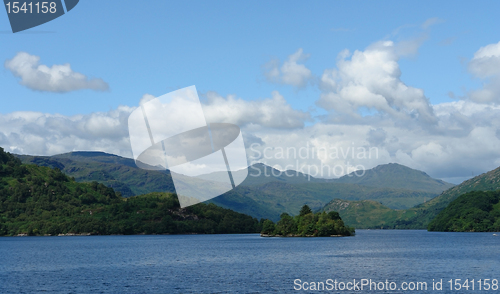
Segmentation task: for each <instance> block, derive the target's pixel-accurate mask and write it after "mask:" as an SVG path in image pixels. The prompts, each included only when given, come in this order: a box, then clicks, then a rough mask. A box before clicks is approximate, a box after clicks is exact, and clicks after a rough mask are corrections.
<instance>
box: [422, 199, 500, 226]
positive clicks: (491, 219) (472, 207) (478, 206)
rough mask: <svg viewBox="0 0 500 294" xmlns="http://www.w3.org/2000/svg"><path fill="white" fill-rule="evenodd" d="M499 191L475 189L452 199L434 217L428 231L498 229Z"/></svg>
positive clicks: (499, 224) (499, 216)
mask: <svg viewBox="0 0 500 294" xmlns="http://www.w3.org/2000/svg"><path fill="white" fill-rule="evenodd" d="M499 201H500V191H495V192H493V191H488V192H483V191H475V192H469V193H466V194H463V195H462V196H459V197H458V198H457V199H455V200H453V201H452V202H451V203H450V204H449V205H448V206H447V207H446V208H445V209H443V210H442V211H441V212H440V213H439V214H438V215H437V216H436V218H434V219H433V220H432V221H431V222H430V224H429V226H428V229H429V231H443V232H498V231H500V202H499Z"/></svg>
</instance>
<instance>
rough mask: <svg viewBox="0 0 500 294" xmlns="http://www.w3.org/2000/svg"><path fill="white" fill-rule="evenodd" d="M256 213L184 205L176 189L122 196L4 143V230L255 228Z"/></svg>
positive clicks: (0, 157)
mask: <svg viewBox="0 0 500 294" xmlns="http://www.w3.org/2000/svg"><path fill="white" fill-rule="evenodd" d="M260 229H261V224H260V223H259V222H258V221H257V220H256V219H254V218H252V217H250V216H247V215H244V214H240V213H237V212H234V211H231V210H228V209H224V208H221V207H218V206H216V205H214V204H208V205H207V204H197V205H193V206H190V207H187V208H185V209H181V208H180V207H179V202H178V200H177V197H176V195H175V194H172V193H151V194H148V195H141V196H135V197H131V198H122V197H121V196H120V195H119V194H118V193H115V191H114V190H113V189H112V188H109V187H106V186H105V185H103V184H99V183H97V182H91V183H78V182H76V181H75V180H73V179H72V178H70V177H68V176H66V175H65V174H63V173H62V172H61V171H60V170H59V169H58V168H56V169H51V168H49V167H40V166H36V165H24V164H21V161H20V160H19V159H18V158H16V157H14V156H12V155H11V154H9V153H6V152H4V151H3V149H2V148H0V235H2V236H3V235H8V236H12V235H18V234H23V235H48V234H50V235H58V234H68V233H70V234H82V233H83V234H179V233H255V232H259V231H260Z"/></svg>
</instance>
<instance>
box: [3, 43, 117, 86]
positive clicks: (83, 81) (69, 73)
mask: <svg viewBox="0 0 500 294" xmlns="http://www.w3.org/2000/svg"><path fill="white" fill-rule="evenodd" d="M4 66H5V68H6V69H8V70H10V71H11V72H12V74H14V75H15V76H16V77H20V78H21V80H20V82H19V83H20V84H21V85H24V86H26V87H28V88H30V89H32V90H36V91H46V92H57V93H64V92H70V91H76V90H81V89H90V90H96V91H107V90H108V89H109V86H108V84H107V83H106V82H104V81H103V80H102V79H98V78H88V77H86V76H85V75H83V74H81V73H78V72H74V71H73V70H72V69H71V66H70V64H69V63H66V64H63V65H53V66H52V67H48V66H46V65H43V64H40V57H39V56H35V55H30V54H28V53H26V52H19V53H17V54H16V56H14V58H12V59H9V60H7V61H5V64H4Z"/></svg>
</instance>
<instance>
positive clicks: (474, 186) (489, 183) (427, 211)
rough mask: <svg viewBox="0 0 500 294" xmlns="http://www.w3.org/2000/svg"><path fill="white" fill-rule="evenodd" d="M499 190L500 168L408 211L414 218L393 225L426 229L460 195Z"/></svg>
mask: <svg viewBox="0 0 500 294" xmlns="http://www.w3.org/2000/svg"><path fill="white" fill-rule="evenodd" d="M498 189H500V167H498V168H496V169H494V170H492V171H489V172H487V173H484V174H481V175H479V176H476V177H474V178H472V179H469V180H467V181H464V182H463V183H461V184H460V185H457V186H455V187H452V188H450V189H448V190H446V191H444V192H443V193H441V195H439V196H438V197H436V198H434V199H432V200H430V201H427V202H425V203H422V204H420V205H417V206H415V207H413V208H410V209H408V210H407V212H408V215H413V216H412V217H408V218H405V219H400V220H397V221H395V222H394V223H392V224H391V225H392V226H393V227H394V228H398V229H426V228H427V226H428V225H429V223H430V222H431V221H432V220H433V219H434V218H435V217H436V216H437V215H438V214H439V213H440V212H441V211H442V210H443V209H445V208H446V206H448V204H450V203H451V202H452V201H453V200H455V199H457V198H458V197H459V196H460V195H462V194H465V193H468V192H472V191H495V190H498Z"/></svg>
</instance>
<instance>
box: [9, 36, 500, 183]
mask: <svg viewBox="0 0 500 294" xmlns="http://www.w3.org/2000/svg"><path fill="white" fill-rule="evenodd" d="M408 44H413V45H412V46H416V47H412V48H411V49H412V50H399V49H398V48H400V47H401V43H394V42H391V41H380V42H375V43H374V44H372V45H370V46H368V47H367V48H365V49H364V50H356V51H354V52H352V53H351V52H349V51H347V50H345V51H342V52H340V53H339V54H338V56H337V57H336V58H337V62H336V67H334V68H329V69H325V70H324V72H323V74H322V75H321V77H320V78H319V79H318V83H317V86H318V89H319V90H320V91H319V92H320V94H319V96H318V97H317V99H316V105H318V106H319V107H321V108H323V109H324V110H325V111H326V112H327V115H326V116H323V117H313V116H312V114H311V113H309V112H305V111H300V110H297V109H294V108H293V107H292V106H291V105H290V104H288V103H287V101H286V99H285V97H283V95H281V94H280V93H279V92H277V91H274V92H272V93H271V95H270V97H268V98H265V99H260V100H252V101H247V100H243V99H241V98H238V97H237V96H235V95H229V96H227V97H222V96H220V95H219V94H217V93H216V92H209V93H207V95H206V96H207V98H208V99H207V101H206V102H205V104H204V105H203V108H204V112H205V116H206V118H207V120H208V121H210V122H230V123H235V124H237V125H239V126H240V127H241V128H242V131H243V134H244V138H245V142H246V147H247V151H248V155H249V162H250V163H252V162H265V163H266V164H269V165H272V166H276V167H277V168H279V169H294V170H301V171H303V172H311V173H313V174H314V173H317V172H316V171H315V170H314V168H313V169H312V170H311V169H310V167H312V166H313V167H317V168H322V167H335V166H337V167H342V168H343V171H340V169H337V170H336V173H335V174H332V172H331V171H330V173H328V172H327V168H325V169H324V170H323V171H322V173H320V174H319V176H324V177H332V176H341V175H342V174H345V173H347V172H350V171H353V170H355V169H357V168H359V166H362V167H364V168H372V167H374V166H376V165H379V164H385V163H389V162H397V163H400V164H404V165H407V166H409V167H412V168H415V169H419V170H423V171H425V172H427V173H428V174H430V175H431V176H434V177H438V178H443V179H445V180H448V181H452V182H455V183H458V182H460V181H461V180H464V179H466V178H469V177H471V176H472V175H477V174H479V173H482V172H486V171H488V170H492V169H494V168H496V167H498V166H500V131H499V130H500V115H499V114H500V105H499V102H500V101H499V97H500V92H499V89H498V88H496V87H497V86H496V85H498V84H500V83H498V82H495V81H496V79H498V77H499V76H500V70H498V68H500V67H497V66H496V64H497V63H498V62H499V58H500V45H499V44H500V43H498V44H491V45H487V46H484V47H482V48H479V49H478V51H477V52H475V53H474V56H473V58H472V59H471V60H470V62H469V63H468V65H467V68H468V70H469V72H470V73H471V74H473V75H474V76H475V77H477V78H478V79H482V80H484V86H483V87H482V88H481V89H476V90H474V91H471V92H470V93H469V94H468V95H467V96H466V97H464V98H463V99H461V100H457V101H453V102H448V103H441V104H435V105H432V104H430V102H429V99H427V97H426V96H425V95H424V90H423V89H420V88H417V87H414V86H411V85H407V84H405V82H404V81H403V80H402V79H401V76H402V73H401V68H400V66H399V60H400V58H402V56H404V54H406V53H402V52H413V51H415V50H418V46H419V45H418V44H419V42H417V41H416V42H408V43H406V44H405V46H408ZM410 47H411V46H410ZM301 58H302V59H301ZM303 58H304V54H303V52H302V50H298V51H297V52H296V53H294V54H292V55H291V56H290V57H289V58H288V60H287V61H285V62H284V63H283V65H281V66H279V65H278V66H276V67H274V69H273V68H271V71H270V72H268V74H270V77H271V78H276V80H274V81H273V82H279V83H285V84H289V85H291V86H293V87H298V86H303V85H305V83H306V82H305V81H307V80H309V79H310V78H311V76H312V73H311V71H310V70H309V69H307V68H306V67H305V65H303V64H299V63H298V61H299V60H304V59H303ZM334 58H335V57H334ZM285 65H286V66H285ZM273 71H274V73H272V72H273ZM292 77H293V78H292ZM151 98H152V96H151V95H147V94H146V95H144V97H143V98H142V100H143V101H147V100H149V99H151ZM134 109H135V107H130V106H120V107H118V108H117V109H115V110H111V111H109V112H105V113H91V114H88V115H77V116H64V115H58V114H44V113H37V112H15V113H10V114H0V146H2V147H4V148H6V150H7V151H11V152H15V153H24V154H35V155H53V154H58V153H63V152H69V151H73V150H100V151H105V152H109V153H113V154H118V155H121V156H127V157H131V151H130V142H129V140H128V130H127V118H128V115H129V114H130V113H131V111H133V110H134ZM293 150H295V151H296V152H298V151H300V150H303V152H302V156H300V154H298V153H295V154H294V152H293ZM362 150H365V151H366V150H369V151H370V150H371V151H370V152H369V153H368V154H364V155H363V153H362V152H361V151H362ZM287 151H289V152H287ZM308 169H309V170H308Z"/></svg>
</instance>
